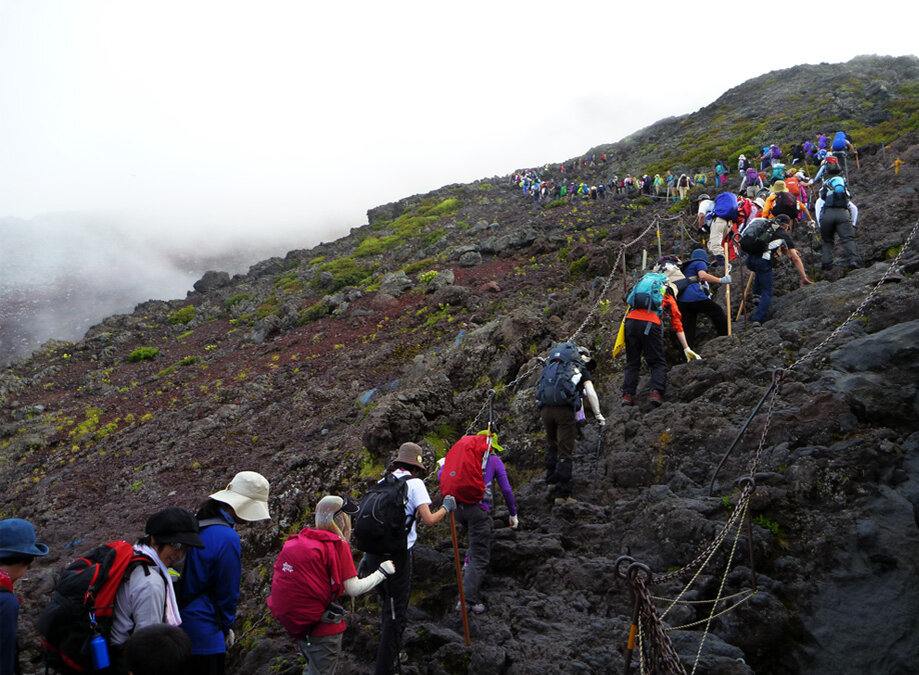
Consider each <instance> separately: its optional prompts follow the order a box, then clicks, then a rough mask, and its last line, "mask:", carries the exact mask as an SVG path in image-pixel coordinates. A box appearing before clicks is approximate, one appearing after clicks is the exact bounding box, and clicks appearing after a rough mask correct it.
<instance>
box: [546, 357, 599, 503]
mask: <svg viewBox="0 0 919 675" xmlns="http://www.w3.org/2000/svg"><path fill="white" fill-rule="evenodd" d="M584 355H585V352H584V351H582V349H581V348H579V347H578V346H577V345H576V344H574V343H573V342H562V343H560V344H557V345H555V346H554V347H553V348H552V349H551V350H550V352H549V354H548V356H547V357H546V363H545V365H544V366H543V370H542V374H541V375H540V378H539V385H538V386H537V388H536V405H537V407H538V408H539V415H540V418H541V419H542V423H543V427H544V428H545V430H546V483H547V484H549V485H550V486H552V492H553V493H554V494H555V495H556V496H558V497H562V498H564V497H570V496H571V474H572V465H571V461H572V458H573V456H574V447H575V443H576V440H577V413H578V410H580V408H581V401H582V398H583V397H585V396H586V397H587V400H588V402H589V403H590V405H591V407H592V408H593V412H594V415H595V417H596V418H597V420H598V421H599V422H600V424H601V425H603V424H605V423H606V420H605V419H604V417H603V415H602V414H600V404H599V399H597V396H596V391H595V390H594V388H593V384H592V383H591V377H590V371H589V370H588V369H587V363H588V361H589V360H590V358H589V357H590V354H589V353H587V359H586V360H585V359H584V358H583V357H584Z"/></svg>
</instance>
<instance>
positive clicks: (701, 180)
mask: <svg viewBox="0 0 919 675" xmlns="http://www.w3.org/2000/svg"><path fill="white" fill-rule="evenodd" d="M692 181H693V183H695V184H696V185H702V186H705V173H704V172H702V171H699V172H698V173H696V175H694V176H693V177H692ZM716 184H717V183H716Z"/></svg>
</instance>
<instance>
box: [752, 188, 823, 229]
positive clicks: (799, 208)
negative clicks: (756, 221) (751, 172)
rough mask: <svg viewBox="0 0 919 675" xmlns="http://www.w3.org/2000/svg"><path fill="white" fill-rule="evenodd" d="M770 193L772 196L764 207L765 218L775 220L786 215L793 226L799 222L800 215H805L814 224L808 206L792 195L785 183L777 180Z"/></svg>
mask: <svg viewBox="0 0 919 675" xmlns="http://www.w3.org/2000/svg"><path fill="white" fill-rule="evenodd" d="M770 192H771V194H770V195H769V197H768V198H767V199H766V202H765V205H764V206H763V212H762V217H763V218H775V217H776V216H779V215H783V214H784V215H786V216H788V218H789V220H790V221H791V224H792V225H793V224H794V222H795V221H796V220H798V217H799V215H800V214H802V213H803V214H805V215H806V216H807V220H808V221H809V222H811V223H813V222H814V219H813V217H811V213H810V211H808V209H807V205H806V204H804V203H803V202H799V201H798V200H797V199H795V196H794V195H793V194H791V192H790V191H789V190H788V187H787V186H786V185H785V181H783V180H777V181H776V182H775V183H773V184H772V188H770Z"/></svg>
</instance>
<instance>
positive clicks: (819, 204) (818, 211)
mask: <svg viewBox="0 0 919 675" xmlns="http://www.w3.org/2000/svg"><path fill="white" fill-rule="evenodd" d="M823 204H824V200H823V199H818V200H817V201H816V202H814V216H815V217H816V218H817V225H820V216H821V215H822V214H823ZM849 213H850V214H852V227H855V226H856V225H857V224H858V207H857V206H856V205H855V202H853V201H852V200H851V199H850V200H849Z"/></svg>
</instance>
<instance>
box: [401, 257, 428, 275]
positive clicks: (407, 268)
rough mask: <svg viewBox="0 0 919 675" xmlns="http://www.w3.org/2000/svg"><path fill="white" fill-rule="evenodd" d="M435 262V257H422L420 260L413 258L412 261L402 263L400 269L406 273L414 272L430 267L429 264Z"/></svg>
mask: <svg viewBox="0 0 919 675" xmlns="http://www.w3.org/2000/svg"><path fill="white" fill-rule="evenodd" d="M436 262H437V258H422V259H421V260H415V261H414V262H410V263H406V264H404V265H403V266H402V271H403V272H405V273H406V274H414V273H415V272H420V271H421V270H423V269H426V268H430V267H431V265H433V264H434V263H436Z"/></svg>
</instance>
